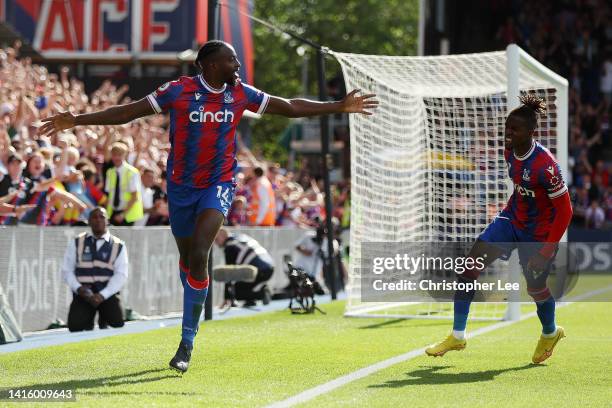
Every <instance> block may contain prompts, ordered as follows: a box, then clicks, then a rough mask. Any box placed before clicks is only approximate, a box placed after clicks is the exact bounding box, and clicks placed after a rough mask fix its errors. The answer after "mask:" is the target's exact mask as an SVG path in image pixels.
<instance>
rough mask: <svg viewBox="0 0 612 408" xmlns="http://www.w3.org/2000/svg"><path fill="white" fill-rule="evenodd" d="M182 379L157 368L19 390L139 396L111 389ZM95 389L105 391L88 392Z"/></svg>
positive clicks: (164, 369)
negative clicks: (168, 379)
mask: <svg viewBox="0 0 612 408" xmlns="http://www.w3.org/2000/svg"><path fill="white" fill-rule="evenodd" d="M150 375H152V376H150ZM180 377H181V374H179V373H178V372H174V371H172V370H171V369H170V368H156V369H151V370H144V371H137V372H131V373H125V374H122V375H114V376H109V377H100V378H85V379H82V380H66V381H57V382H45V383H38V384H32V385H28V386H25V387H19V389H24V390H29V389H32V390H35V389H38V390H41V389H42V390H46V389H60V390H62V389H63V390H67V389H72V390H74V391H75V393H76V397H77V399H78V397H79V395H112V394H139V392H132V391H117V392H115V391H112V388H111V387H117V386H124V385H130V384H144V383H151V382H156V381H161V380H165V379H167V378H180ZM95 388H102V389H104V390H105V391H100V390H95V391H93V390H92V391H87V390H89V389H95ZM109 388H110V389H109ZM106 390H108V391H106ZM142 394H151V395H164V394H166V395H195V394H196V393H189V392H167V391H160V392H146V393H142Z"/></svg>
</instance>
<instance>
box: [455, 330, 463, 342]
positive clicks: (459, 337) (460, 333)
mask: <svg viewBox="0 0 612 408" xmlns="http://www.w3.org/2000/svg"><path fill="white" fill-rule="evenodd" d="M453 337H454V338H456V339H457V340H463V339H465V330H453Z"/></svg>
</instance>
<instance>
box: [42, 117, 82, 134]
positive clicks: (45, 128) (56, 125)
mask: <svg viewBox="0 0 612 408" xmlns="http://www.w3.org/2000/svg"><path fill="white" fill-rule="evenodd" d="M42 121H43V122H46V123H45V124H44V125H42V126H41V127H40V129H38V134H39V135H41V136H50V135H52V134H54V133H57V132H60V131H62V130H66V129H70V128H73V127H74V126H75V125H76V116H74V115H73V114H72V113H70V112H62V113H58V114H57V115H54V116H50V117H48V118H44V119H43V120H42Z"/></svg>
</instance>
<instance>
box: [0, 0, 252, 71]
mask: <svg viewBox="0 0 612 408" xmlns="http://www.w3.org/2000/svg"><path fill="white" fill-rule="evenodd" d="M225 3H226V4H228V5H229V6H230V7H226V6H221V7H220V13H219V14H220V16H219V24H220V38H221V39H222V40H224V41H227V42H229V43H231V44H233V45H234V47H235V48H236V52H237V54H238V57H239V58H240V60H241V61H242V63H243V73H242V75H241V76H243V77H244V78H245V80H246V81H247V82H250V83H252V82H253V40H252V29H251V21H250V20H249V19H248V17H246V16H245V15H244V14H243V13H240V12H239V11H238V10H241V11H243V12H244V13H249V14H251V13H252V10H253V0H225ZM0 20H1V21H4V22H6V23H8V24H10V25H11V26H12V27H13V28H14V29H15V30H16V31H17V32H18V33H19V34H20V35H21V36H22V37H23V38H25V39H27V40H28V41H29V42H30V43H31V44H32V46H33V47H34V49H35V50H36V51H38V52H39V53H40V54H41V55H43V56H44V57H47V58H53V59H71V60H79V59H114V60H132V59H147V60H159V61H168V60H176V58H177V53H179V52H181V51H184V50H186V49H195V48H197V46H198V45H199V44H202V43H204V42H205V41H206V39H207V33H208V24H207V22H208V0H0Z"/></svg>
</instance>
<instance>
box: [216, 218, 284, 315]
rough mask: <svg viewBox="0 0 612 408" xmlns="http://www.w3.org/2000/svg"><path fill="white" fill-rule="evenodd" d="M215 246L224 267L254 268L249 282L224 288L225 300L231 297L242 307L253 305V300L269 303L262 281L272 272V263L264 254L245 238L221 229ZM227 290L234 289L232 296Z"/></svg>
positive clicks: (267, 290) (256, 244)
mask: <svg viewBox="0 0 612 408" xmlns="http://www.w3.org/2000/svg"><path fill="white" fill-rule="evenodd" d="M215 244H217V245H218V246H219V248H221V249H222V250H223V253H224V254H225V263H226V264H227V265H252V266H254V267H255V268H257V275H256V277H255V280H254V281H253V282H235V283H234V284H233V285H231V284H226V285H225V299H226V301H227V300H228V299H233V298H235V299H237V300H244V301H245V303H244V306H245V307H250V306H255V301H256V300H261V301H262V302H263V304H264V305H267V304H268V303H270V297H271V294H270V290H269V289H268V286H266V282H267V281H268V280H270V278H271V277H272V273H274V260H273V259H272V256H270V254H269V253H268V251H266V249H265V248H264V247H262V246H261V245H260V244H259V242H257V241H255V240H254V239H253V238H251V237H249V236H248V235H246V234H236V235H234V234H230V233H229V232H228V231H227V230H226V229H225V228H221V229H220V230H219V233H218V234H217V237H216V238H215ZM230 290H234V293H233V295H234V296H231V293H229V291H230Z"/></svg>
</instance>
